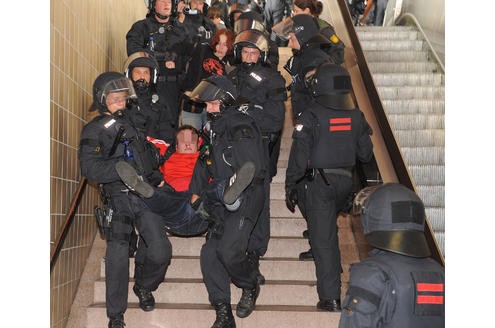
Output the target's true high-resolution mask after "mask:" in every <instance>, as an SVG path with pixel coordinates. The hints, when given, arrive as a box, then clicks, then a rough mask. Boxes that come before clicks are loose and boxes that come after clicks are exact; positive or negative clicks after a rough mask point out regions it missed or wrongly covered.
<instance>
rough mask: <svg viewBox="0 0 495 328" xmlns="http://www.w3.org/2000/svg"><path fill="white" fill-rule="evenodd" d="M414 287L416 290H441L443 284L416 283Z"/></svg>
mask: <svg viewBox="0 0 495 328" xmlns="http://www.w3.org/2000/svg"><path fill="white" fill-rule="evenodd" d="M416 289H417V290H418V292H443V284H427V283H418V284H416Z"/></svg>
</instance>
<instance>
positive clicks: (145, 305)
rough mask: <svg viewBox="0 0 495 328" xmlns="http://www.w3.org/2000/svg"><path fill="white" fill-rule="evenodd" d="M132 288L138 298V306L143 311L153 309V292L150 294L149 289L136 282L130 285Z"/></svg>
mask: <svg viewBox="0 0 495 328" xmlns="http://www.w3.org/2000/svg"><path fill="white" fill-rule="evenodd" d="M132 290H133V291H134V294H136V296H137V297H138V298H139V307H140V308H141V309H143V311H146V312H148V311H153V309H154V308H155V298H154V297H153V294H151V291H150V290H148V289H146V288H143V287H140V286H138V285H137V284H135V285H134V287H132Z"/></svg>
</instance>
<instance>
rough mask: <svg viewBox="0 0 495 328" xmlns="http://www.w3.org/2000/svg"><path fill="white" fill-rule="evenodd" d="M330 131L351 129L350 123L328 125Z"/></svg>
mask: <svg viewBox="0 0 495 328" xmlns="http://www.w3.org/2000/svg"><path fill="white" fill-rule="evenodd" d="M331 131H351V126H350V125H336V126H330V132H331Z"/></svg>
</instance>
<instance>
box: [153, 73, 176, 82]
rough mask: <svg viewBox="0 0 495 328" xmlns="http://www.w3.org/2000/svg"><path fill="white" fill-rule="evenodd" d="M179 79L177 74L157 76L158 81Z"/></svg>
mask: <svg viewBox="0 0 495 328" xmlns="http://www.w3.org/2000/svg"><path fill="white" fill-rule="evenodd" d="M178 79H179V75H160V76H158V82H176V81H177V80H178Z"/></svg>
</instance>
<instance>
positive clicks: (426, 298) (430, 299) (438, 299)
mask: <svg viewBox="0 0 495 328" xmlns="http://www.w3.org/2000/svg"><path fill="white" fill-rule="evenodd" d="M416 303H418V304H443V296H430V295H418V299H417V301H416Z"/></svg>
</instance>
